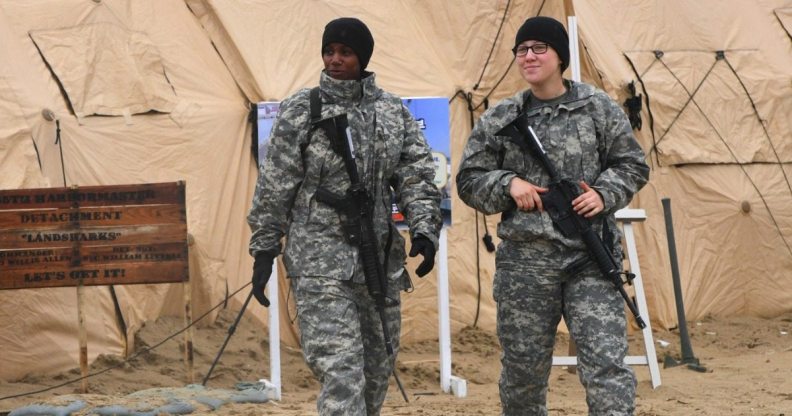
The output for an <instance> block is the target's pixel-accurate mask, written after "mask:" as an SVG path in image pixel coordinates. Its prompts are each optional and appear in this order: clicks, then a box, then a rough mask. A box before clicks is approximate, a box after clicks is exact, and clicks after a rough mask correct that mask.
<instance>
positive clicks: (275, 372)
mask: <svg viewBox="0 0 792 416" xmlns="http://www.w3.org/2000/svg"><path fill="white" fill-rule="evenodd" d="M274 266H275V267H273V268H272V274H270V279H269V282H268V285H267V286H268V290H267V294H268V295H269V301H270V306H269V308H268V309H267V313H268V315H269V352H270V378H271V379H270V380H268V379H263V378H262V379H260V380H259V382H261V383H264V385H265V386H266V387H267V388H268V389H272V390H273V391H275V397H274V399H275V400H278V401H280V399H281V359H280V309H279V308H280V302H279V298H278V261H277V259H276V260H275V264H274Z"/></svg>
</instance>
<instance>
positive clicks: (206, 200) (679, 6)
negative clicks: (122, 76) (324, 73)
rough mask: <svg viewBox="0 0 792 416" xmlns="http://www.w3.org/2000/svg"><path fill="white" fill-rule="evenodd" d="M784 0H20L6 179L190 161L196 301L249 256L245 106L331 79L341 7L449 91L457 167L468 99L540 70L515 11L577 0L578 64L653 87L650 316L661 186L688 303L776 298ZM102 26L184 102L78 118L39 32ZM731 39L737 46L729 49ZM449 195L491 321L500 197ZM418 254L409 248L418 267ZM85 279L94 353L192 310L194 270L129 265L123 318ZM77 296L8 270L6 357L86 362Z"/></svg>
mask: <svg viewBox="0 0 792 416" xmlns="http://www.w3.org/2000/svg"><path fill="white" fill-rule="evenodd" d="M790 9H792V2H790V1H789V0H758V1H755V2H745V1H742V0H719V1H715V0H704V1H699V2H689V1H685V0H669V1H663V2H658V1H649V0H642V1H635V2H626V3H625V2H623V1H620V0H596V1H594V0H577V1H572V0H568V1H564V2H561V1H552V2H546V1H539V0H535V1H534V0H532V1H521V2H517V1H506V0H499V1H491V0H477V1H469V2H461V1H453V2H449V1H440V0H430V1H424V0H394V1H381V2H371V1H369V0H328V1H322V2H317V1H313V0H183V1H181V0H170V1H161V0H134V1H133V0H103V1H100V2H95V1H86V0H69V1H62V0H58V1H56V0H40V1H36V2H30V1H27V0H6V1H3V2H2V3H0V61H2V62H3V63H4V64H3V65H2V66H0V161H2V164H0V185H2V186H3V187H4V188H23V187H35V186H60V185H61V184H62V183H63V181H64V178H63V176H62V172H65V181H66V182H67V183H68V184H77V185H100V184H101V185H107V184H124V183H141V182H164V181H173V180H185V181H186V183H187V205H188V210H187V211H188V212H187V217H188V229H189V232H190V233H191V234H192V235H193V237H194V241H195V242H194V244H193V245H192V246H191V247H190V267H191V279H192V299H193V309H194V314H195V316H199V315H200V314H201V313H203V312H206V311H207V310H208V309H209V308H210V307H212V306H214V305H216V304H218V303H219V302H221V301H222V300H223V297H224V296H225V295H226V294H228V293H232V292H234V291H236V290H237V289H239V288H241V287H242V286H244V285H245V284H247V283H248V281H249V278H250V268H251V266H252V261H251V259H250V257H249V256H248V255H247V241H248V238H249V236H250V232H249V230H248V228H247V224H246V223H245V220H244V218H245V214H246V212H247V209H248V207H249V204H250V198H251V197H252V192H253V187H254V184H255V179H256V168H255V166H254V161H253V158H252V156H251V152H250V140H251V139H250V134H251V131H250V124H249V122H248V118H247V117H248V106H249V104H250V103H251V102H256V101H259V100H281V99H283V98H285V97H286V96H288V95H289V94H291V93H293V92H295V91H296V90H297V89H299V88H303V87H310V86H313V85H315V84H316V83H317V82H318V73H319V71H320V69H321V59H320V55H319V47H320V38H321V33H322V30H323V27H324V24H325V23H326V22H327V21H329V20H330V19H332V18H334V17H338V16H357V17H360V18H361V19H362V20H364V21H365V22H366V23H367V25H368V26H369V27H370V28H371V30H372V32H373V35H374V38H375V50H374V54H373V56H372V59H371V63H370V65H369V69H370V70H372V71H374V72H376V73H377V80H378V82H379V83H380V85H382V86H383V87H384V88H386V89H387V90H390V91H392V92H394V93H397V94H399V95H402V96H444V97H448V98H449V102H450V103H449V105H450V113H451V120H450V125H451V153H452V155H451V169H452V173H455V170H456V167H457V166H458V165H459V158H460V157H461V153H462V149H463V147H464V144H465V140H466V138H467V135H468V133H469V131H470V125H471V114H472V116H473V118H475V117H477V116H478V115H479V114H480V113H481V112H482V111H483V110H484V109H485V108H486V107H487V106H489V105H493V104H494V103H496V102H497V101H498V100H500V99H502V98H503V97H506V96H509V95H512V94H513V93H514V92H516V91H518V90H520V89H523V88H524V87H525V84H524V82H523V81H522V80H521V78H520V76H519V74H518V71H517V70H516V68H514V67H513V64H512V59H513V56H512V54H511V52H510V48H511V46H512V42H513V39H514V34H515V32H516V31H517V28H518V27H519V26H520V25H521V24H522V22H523V21H524V19H525V18H527V17H529V16H533V15H536V14H542V15H549V16H553V17H556V18H558V19H560V20H563V21H565V16H566V14H567V13H574V14H575V15H576V16H577V19H578V24H579V33H580V36H581V48H580V51H581V61H582V76H583V79H584V80H587V81H589V82H593V83H595V84H597V85H599V86H601V87H602V88H604V89H605V90H606V91H607V92H608V93H609V94H610V95H611V96H613V97H614V98H615V99H617V100H618V101H619V102H623V101H624V99H625V98H626V96H627V94H626V89H625V86H626V85H627V83H629V82H635V85H636V87H637V93H639V94H642V96H643V104H644V106H643V110H642V112H641V117H642V119H643V127H642V129H641V130H640V131H637V132H636V134H637V136H638V139H639V141H640V142H641V144H642V146H643V148H644V149H645V150H646V151H647V155H648V156H647V160H648V161H649V163H650V165H651V166H652V173H651V175H652V178H651V181H650V183H649V184H648V185H647V187H646V188H645V189H644V190H642V191H641V192H640V193H639V194H638V196H637V197H636V199H635V200H634V201H633V203H632V205H631V206H632V207H633V208H642V209H645V210H646V213H647V216H648V219H647V221H646V222H645V223H643V224H640V225H637V226H636V230H635V231H636V237H637V239H638V241H637V243H638V251H639V255H640V263H641V266H642V274H643V276H644V284H645V286H646V290H647V298H648V299H647V300H648V303H649V308H650V317H651V319H652V323H653V324H654V325H655V326H660V327H666V328H668V327H672V326H675V325H676V309H675V305H674V294H673V285H672V281H671V274H670V267H669V253H668V248H667V242H666V232H665V224H664V222H663V211H662V207H661V205H660V200H661V198H665V197H668V198H671V201H672V208H673V218H674V226H675V234H676V243H677V253H678V255H679V263H680V271H681V278H682V286H683V294H684V301H685V307H686V311H687V316H688V318H689V319H691V320H696V319H701V318H702V317H704V316H707V315H718V316H731V315H746V314H748V315H758V316H775V315H778V314H781V313H784V312H788V311H789V310H790V307H792V306H790V305H792V291H789V290H788V289H786V288H788V287H791V286H792V272H791V271H792V249H790V246H792V212H790V210H792V208H791V207H792V188H790V186H789V183H790V180H789V179H790V178H792V168H790V162H792V161H791V160H790V158H792V136H790V132H792V125H790V123H792V121H790V118H789V117H788V115H789V114H792V91H790V88H792V84H790V79H792V41H790V37H789V35H788V33H789V27H790V13H789V10H790ZM99 26H107V27H115V28H122V29H123V30H122V33H123V34H135V35H134V36H137V35H140V36H144V37H146V38H147V42H149V43H150V45H151V48H152V49H151V50H153V51H156V53H157V54H158V56H159V59H160V62H161V66H162V71H163V72H164V73H165V74H166V75H167V82H168V83H169V85H170V87H169V88H171V90H172V92H173V93H174V94H175V97H176V99H177V100H178V101H179V102H181V103H185V104H184V105H181V106H177V107H176V108H174V109H172V111H173V112H172V113H171V114H163V113H158V112H156V111H155V112H146V113H140V114H133V115H131V120H132V124H127V123H126V121H125V119H124V118H122V117H85V118H83V119H82V120H80V121H81V123H82V124H80V123H78V120H77V118H76V117H75V114H74V113H73V111H72V110H71V109H70V108H69V102H68V99H67V97H65V96H63V95H62V93H61V90H60V88H59V84H58V79H57V78H56V76H57V77H59V78H60V77H61V75H57V74H60V71H62V70H63V69H61V70H57V69H54V68H53V69H54V70H55V73H56V76H54V75H53V73H52V71H50V70H49V69H48V68H47V65H46V62H45V61H44V59H42V56H41V54H40V53H39V51H38V49H37V48H36V45H35V44H34V42H33V40H32V39H31V35H30V33H33V34H34V36H35V34H36V33H46V32H50V31H62V30H64V29H68V28H75V27H84V28H85V27H94V28H96V27H99ZM119 33H121V32H119ZM118 36H120V35H119V34H116V35H113V36H111V38H112V39H116V40H120V38H119V37H118ZM130 36H132V35H130ZM113 42H115V41H113ZM111 44H112V45H121V44H123V42H121V43H111ZM117 47H120V46H111V48H117ZM654 51H662V52H663V54H662V56H661V57H660V58H658V57H657V55H656V54H655V53H654ZM716 51H724V56H725V58H726V59H724V60H718V59H716V56H717V55H716ZM628 58H629V59H628ZM64 67H65V66H64ZM70 67H71V66H70V65H69V67H68V68H65V69H69V68H70ZM154 72H156V73H159V70H157V71H154ZM639 78H640V79H639ZM159 85H163V84H159ZM97 91H98V90H97ZM102 92H105V88H104V87H103V88H102ZM107 92H108V93H115V92H118V90H115V89H113V88H107ZM66 93H67V94H68V98H72V94H71V92H69V91H66ZM647 95H648V98H649V101H648V103H647V100H646V98H647ZM691 97H692V98H691ZM171 98H173V97H171ZM468 100H469V101H468ZM116 104H118V103H116ZM127 104H128V103H127ZM647 104H648V106H647ZM124 105H126V104H124ZM120 106H121V105H119V107H120ZM754 106H755V107H754ZM45 108H47V109H50V110H52V111H53V113H54V114H55V116H56V117H57V118H58V120H59V124H60V127H61V130H62V131H61V139H62V145H63V147H62V150H63V155H64V163H63V165H61V162H60V157H59V153H60V149H61V148H60V147H59V146H56V145H55V129H56V123H55V122H54V121H47V120H45V119H44V118H42V115H41V114H42V110H43V109H45ZM151 108H153V109H155V110H156V108H154V107H153V106H152V107H151ZM469 109H472V112H471V111H469ZM649 110H651V117H650V112H649ZM159 111H162V110H159ZM130 114H132V111H130ZM652 127H654V129H653V130H652ZM39 161H40V163H41V165H40V167H39ZM744 207H745V209H744ZM452 209H453V225H452V227H451V228H450V229H449V230H448V243H449V247H448V255H449V258H448V262H449V268H450V270H449V275H450V286H451V290H452V293H451V302H452V304H451V320H452V331H457V330H459V329H460V328H462V327H463V326H465V325H471V324H473V323H474V322H475V323H476V324H477V325H478V326H479V327H481V328H484V329H487V330H493V329H494V322H495V312H494V302H493V300H492V296H491V290H492V276H493V271H494V254H493V253H488V252H487V251H486V250H485V249H484V247H483V245H482V244H481V243H480V240H477V237H478V238H479V239H480V237H481V236H482V235H483V233H484V230H485V228H484V221H485V220H486V224H487V228H488V229H489V231H490V233H492V234H494V233H495V231H496V224H497V222H498V217H497V216H490V217H488V218H484V217H483V216H481V215H478V216H477V215H475V213H474V211H473V210H471V209H470V208H468V207H467V206H465V205H464V204H463V203H461V202H460V201H459V200H458V198H456V197H455V196H454V197H453V198H452ZM495 240H496V242H497V238H495ZM416 266H417V262H416V261H415V260H414V259H410V260H409V261H408V265H407V267H408V269H410V270H414V268H415V267H416ZM281 270H282V269H281ZM284 278H285V276H283V272H282V271H281V283H283V284H282V285H281V288H282V292H281V298H280V299H281V304H282V305H283V306H282V309H281V311H280V312H281V319H282V321H281V323H282V325H281V327H282V332H283V334H282V335H283V341H284V343H286V344H287V345H296V342H297V337H296V328H295V327H294V326H293V325H292V323H291V321H290V318H293V317H294V315H295V313H294V310H293V298H289V296H288V286H287V283H288V282H287V281H286V280H285V279H284ZM435 282H436V275H435V273H432V274H430V275H429V276H427V277H426V278H424V279H415V281H414V283H415V285H416V289H415V291H414V292H413V293H410V294H405V295H404V296H403V307H404V314H403V322H404V324H403V340H404V342H405V343H410V342H414V341H416V340H421V339H426V338H431V337H434V336H435V335H434V334H436V333H437V332H436V329H437V316H436V304H437V301H436V297H435V291H436V283H435ZM479 287H480V290H479ZM89 289H90V290H89V291H87V297H88V298H89V303H90V307H89V311H88V312H87V314H88V316H89V356H90V358H91V359H92V360H93V359H94V358H95V357H96V356H97V355H98V354H102V353H110V354H123V352H124V349H125V348H129V345H125V343H124V339H125V337H126V339H129V340H131V339H132V337H133V336H134V333H135V332H136V331H137V330H138V329H139V328H140V327H141V325H143V324H144V322H146V321H148V320H152V319H156V318H157V317H159V316H162V315H181V313H182V310H181V306H180V305H181V298H182V287H181V286H180V285H168V284H166V285H142V286H117V287H116V288H115V290H116V293H117V295H118V299H119V303H120V307H121V311H122V313H123V315H124V318H125V320H126V323H127V326H128V331H127V333H126V334H122V333H121V332H120V330H119V329H118V328H119V327H118V324H117V322H116V320H115V316H114V311H113V302H112V299H111V298H110V296H109V289H108V288H106V287H94V288H89ZM246 291H247V290H246V289H243V292H242V293H241V294H240V295H237V296H235V297H234V298H232V300H231V304H232V306H234V305H237V306H238V305H239V304H240V303H241V301H242V300H243V299H244V294H245V293H246ZM75 299H76V295H75V290H74V289H73V288H65V289H42V290H27V291H21V290H18V291H1V292H0V349H2V350H3V351H4V357H6V358H5V359H4V361H3V365H2V367H0V379H8V380H12V379H13V380H16V379H19V378H21V377H24V375H25V374H29V373H30V374H36V373H47V372H53V371H60V370H64V369H68V368H73V367H76V366H77V340H76V337H75V336H74V335H73V334H74V332H75V328H76V319H77V318H76V300H75ZM287 300H288V302H287ZM248 313H250V314H251V315H253V316H256V317H257V318H259V319H261V321H262V336H263V334H264V330H265V325H266V324H265V323H266V317H267V311H266V310H265V309H263V308H261V307H260V306H258V305H257V304H255V305H253V304H252V306H251V307H250V309H249V312H248ZM212 317H213V315H210V317H209V319H210V320H211V318H212Z"/></svg>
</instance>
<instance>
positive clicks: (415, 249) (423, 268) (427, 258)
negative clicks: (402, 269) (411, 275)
mask: <svg viewBox="0 0 792 416" xmlns="http://www.w3.org/2000/svg"><path fill="white" fill-rule="evenodd" d="M419 253H420V254H421V255H422V256H423V258H424V259H423V261H422V262H421V264H419V265H418V268H417V269H415V274H417V275H418V277H424V276H426V274H427V273H429V272H431V271H432V269H433V268H434V261H435V246H434V244H433V243H432V242H431V241H429V239H428V238H426V237H420V236H419V237H415V238H414V239H413V241H412V248H411V249H410V257H415V256H417V255H418V254H419Z"/></svg>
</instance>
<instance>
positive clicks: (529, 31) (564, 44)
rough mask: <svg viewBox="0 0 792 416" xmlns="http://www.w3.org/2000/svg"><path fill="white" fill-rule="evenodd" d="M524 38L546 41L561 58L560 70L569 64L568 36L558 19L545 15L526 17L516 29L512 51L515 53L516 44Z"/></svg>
mask: <svg viewBox="0 0 792 416" xmlns="http://www.w3.org/2000/svg"><path fill="white" fill-rule="evenodd" d="M526 40H537V41H541V42H546V43H547V44H548V45H550V47H552V48H553V49H554V50H555V51H556V53H557V54H558V57H559V58H560V59H561V71H564V70H565V69H567V67H568V66H569V36H568V35H567V32H566V29H564V25H562V24H561V22H559V21H558V20H555V19H553V18H552V17H545V16H536V17H531V18H528V19H527V20H526V21H525V23H523V24H522V26H520V29H519V30H518V31H517V36H516V37H515V38H514V48H513V49H512V52H514V53H515V54H516V53H517V46H518V45H519V44H521V43H523V42H525V41H526Z"/></svg>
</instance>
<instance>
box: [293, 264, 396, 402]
mask: <svg viewBox="0 0 792 416" xmlns="http://www.w3.org/2000/svg"><path fill="white" fill-rule="evenodd" d="M291 283H292V289H293V290H294V299H295V301H296V303H297V317H298V320H299V325H300V344H301V345H302V350H303V356H304V357H305V361H306V363H308V367H310V368H311V371H313V373H314V375H315V376H316V377H317V378H318V379H319V380H320V381H321V382H322V388H321V391H320V392H319V397H318V398H317V408H318V410H319V414H320V415H322V416H325V415H369V416H372V415H379V414H380V409H381V408H382V403H383V401H384V400H385V393H386V392H387V391H388V380H389V378H390V374H391V372H393V363H394V360H395V355H396V353H397V352H398V350H399V331H400V329H401V312H400V310H399V307H398V306H397V305H395V304H394V306H389V307H387V308H386V310H385V311H386V321H387V324H388V331H389V332H390V335H391V338H392V342H393V351H394V357H388V353H387V351H385V341H384V339H383V338H382V327H381V325H382V324H381V323H380V319H379V314H378V312H377V309H376V305H375V303H374V299H373V298H371V296H369V294H368V290H367V289H366V285H365V284H359V283H353V282H352V281H349V280H346V281H341V280H336V279H329V278H321V277H293V278H292V279H291ZM396 296H397V298H396V300H398V292H396Z"/></svg>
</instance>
